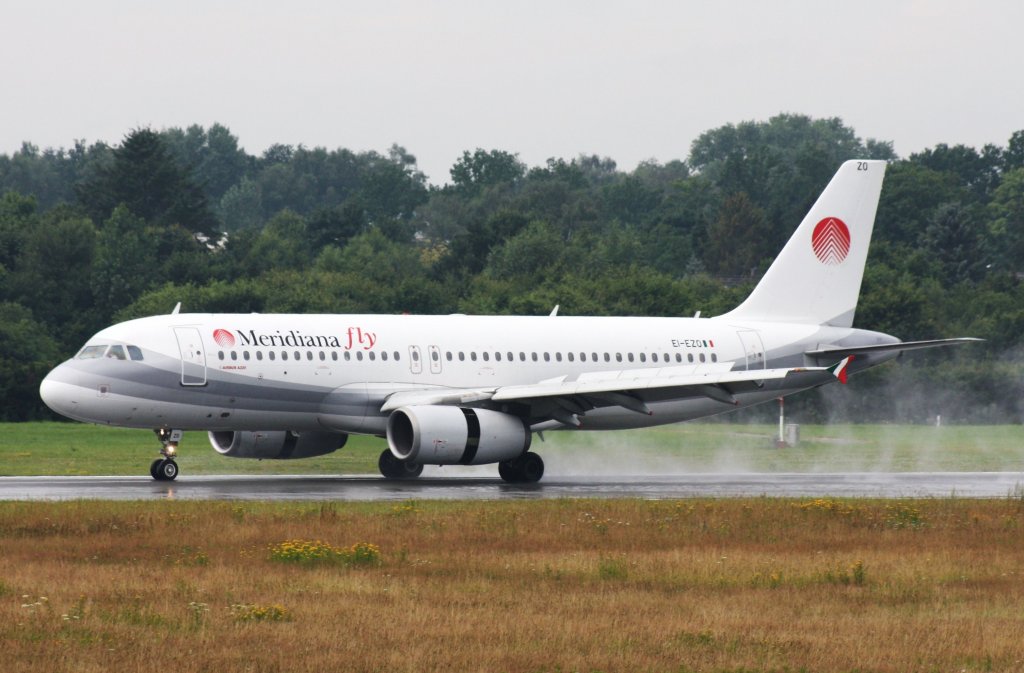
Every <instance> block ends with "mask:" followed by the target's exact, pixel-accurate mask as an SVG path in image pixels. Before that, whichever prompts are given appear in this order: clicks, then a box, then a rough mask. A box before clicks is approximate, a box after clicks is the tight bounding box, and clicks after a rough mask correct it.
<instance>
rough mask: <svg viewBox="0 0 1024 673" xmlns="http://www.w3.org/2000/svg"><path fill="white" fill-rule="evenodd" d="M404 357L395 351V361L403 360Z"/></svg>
mask: <svg viewBox="0 0 1024 673" xmlns="http://www.w3.org/2000/svg"><path fill="white" fill-rule="evenodd" d="M401 359H402V358H401V357H400V356H399V355H398V351H395V361H396V362H397V361H398V360H401Z"/></svg>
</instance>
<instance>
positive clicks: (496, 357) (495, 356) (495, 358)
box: [494, 351, 501, 362]
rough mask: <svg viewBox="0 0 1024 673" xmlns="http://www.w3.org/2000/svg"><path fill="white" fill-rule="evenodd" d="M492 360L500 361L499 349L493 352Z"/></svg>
mask: <svg viewBox="0 0 1024 673" xmlns="http://www.w3.org/2000/svg"><path fill="white" fill-rule="evenodd" d="M494 361H495V362H501V351H498V352H496V353H495V354H494Z"/></svg>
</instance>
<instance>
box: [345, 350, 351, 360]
mask: <svg viewBox="0 0 1024 673" xmlns="http://www.w3.org/2000/svg"><path fill="white" fill-rule="evenodd" d="M351 359H352V351H345V362H348V361H349V360H351Z"/></svg>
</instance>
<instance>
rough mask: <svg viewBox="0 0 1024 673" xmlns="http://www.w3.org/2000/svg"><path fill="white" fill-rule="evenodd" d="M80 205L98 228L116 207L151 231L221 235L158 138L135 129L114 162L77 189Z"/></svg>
mask: <svg viewBox="0 0 1024 673" xmlns="http://www.w3.org/2000/svg"><path fill="white" fill-rule="evenodd" d="M76 192H77V194H78V200H79V202H80V203H81V204H82V205H83V206H84V207H85V209H86V211H87V212H88V213H89V215H90V216H91V217H92V218H93V221H96V222H102V221H104V220H106V219H107V218H108V217H110V216H111V214H112V213H113V211H114V208H116V207H117V206H118V204H121V203H123V204H125V205H126V206H127V207H128V210H130V211H131V212H132V213H134V214H135V215H137V216H138V217H141V218H142V219H144V220H146V222H148V223H150V224H152V225H155V226H170V225H173V224H180V225H182V226H184V227H185V228H187V229H188V230H189V231H193V232H196V231H201V232H206V233H214V232H216V231H217V230H218V229H219V226H218V224H217V221H216V219H215V218H214V217H213V215H212V214H211V213H210V209H209V207H208V204H207V200H206V197H205V195H204V194H203V192H202V190H201V189H200V188H199V187H198V186H197V185H196V184H195V182H194V181H193V180H192V178H191V177H190V175H189V174H188V173H187V172H186V171H185V170H184V169H182V168H181V167H180V166H179V165H178V163H177V162H176V161H175V159H174V157H173V156H172V155H171V153H170V151H169V150H168V148H167V146H166V144H165V142H164V140H163V138H162V137H161V136H160V134H159V133H156V132H155V131H152V130H150V129H136V130H134V131H132V132H131V133H129V134H128V135H127V136H125V138H124V141H123V142H122V143H121V145H120V146H119V147H117V148H115V149H114V150H113V158H112V162H111V163H110V165H108V166H103V167H101V168H100V169H99V170H98V171H97V173H96V175H95V176H93V177H92V178H91V179H89V180H86V181H84V182H82V183H80V184H79V185H78V186H77V188H76Z"/></svg>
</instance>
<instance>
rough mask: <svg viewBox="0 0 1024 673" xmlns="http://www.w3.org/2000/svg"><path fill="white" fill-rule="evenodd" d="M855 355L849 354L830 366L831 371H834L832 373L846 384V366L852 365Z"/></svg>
mask: <svg viewBox="0 0 1024 673" xmlns="http://www.w3.org/2000/svg"><path fill="white" fill-rule="evenodd" d="M853 357H854V356H852V355H847V356H846V357H845V358H843V359H842V360H840V361H839V362H837V363H836V364H834V365H832V366H831V367H829V371H830V372H832V375H833V376H835V377H836V378H837V379H839V382H840V383H842V384H844V385H845V384H846V368H847V367H848V366H849V365H850V362H852V361H853Z"/></svg>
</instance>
